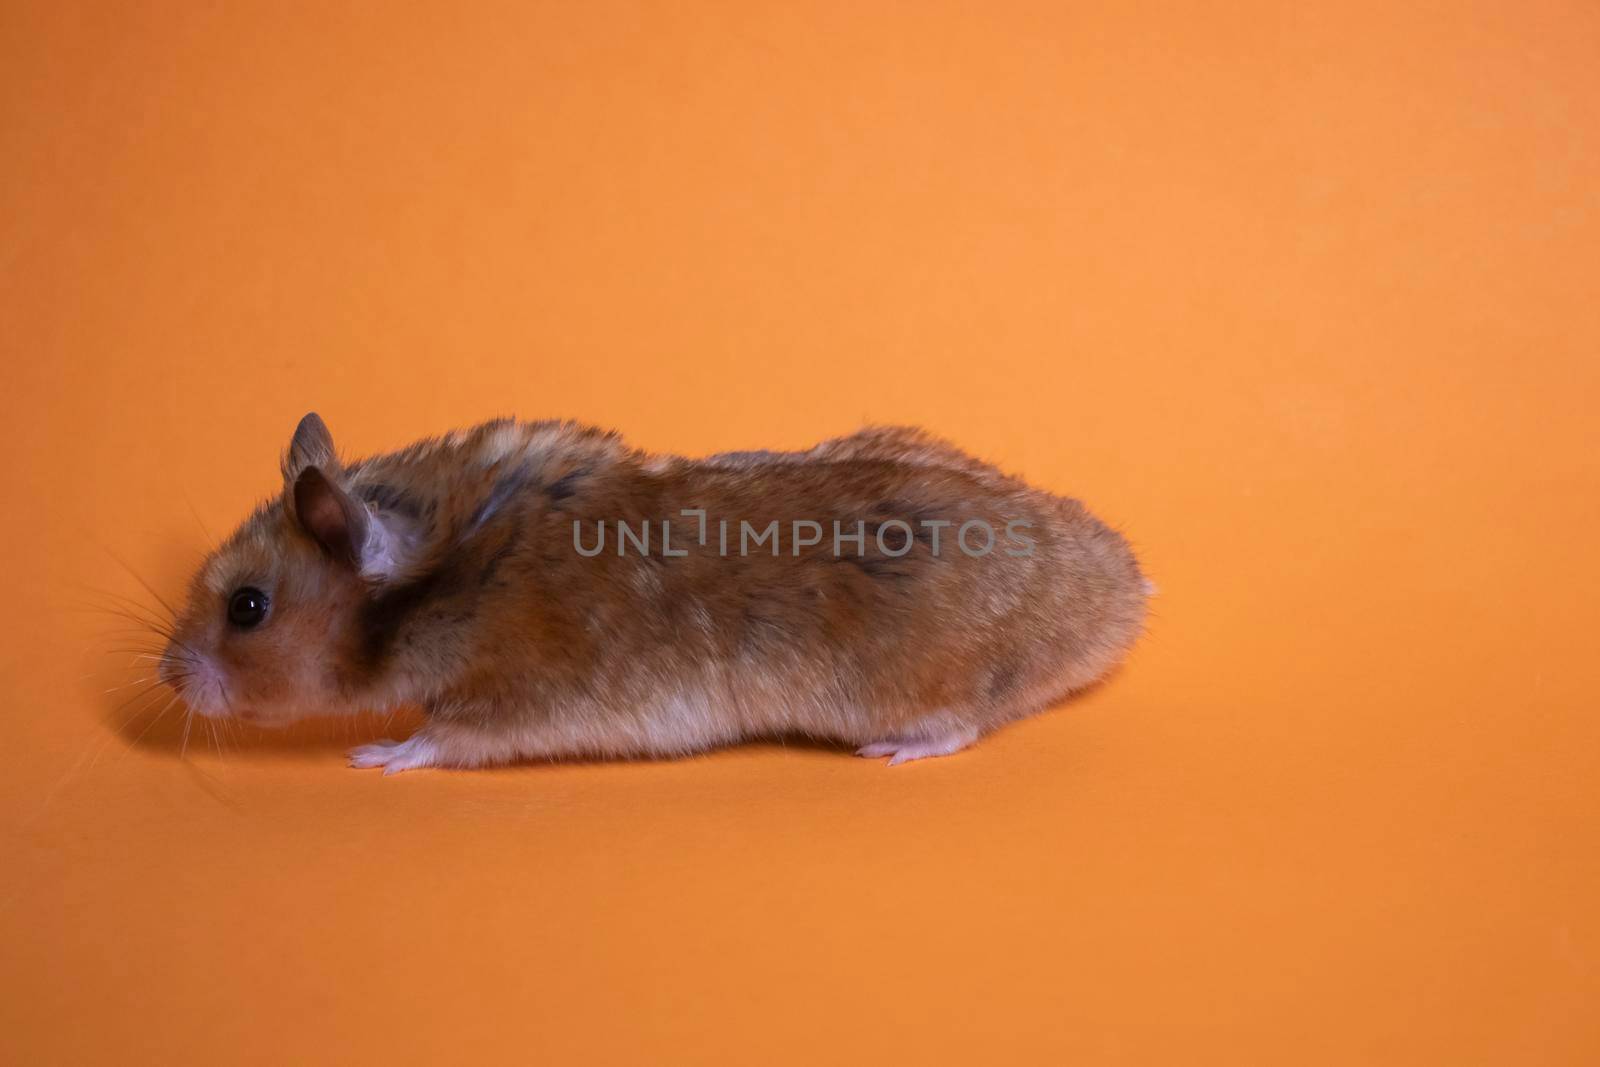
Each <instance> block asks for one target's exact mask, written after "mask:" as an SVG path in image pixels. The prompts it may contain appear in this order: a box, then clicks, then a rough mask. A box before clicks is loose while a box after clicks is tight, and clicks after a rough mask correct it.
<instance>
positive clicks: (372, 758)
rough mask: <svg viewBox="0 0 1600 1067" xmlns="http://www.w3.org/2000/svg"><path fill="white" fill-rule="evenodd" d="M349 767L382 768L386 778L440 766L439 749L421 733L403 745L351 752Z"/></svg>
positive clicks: (385, 743)
mask: <svg viewBox="0 0 1600 1067" xmlns="http://www.w3.org/2000/svg"><path fill="white" fill-rule="evenodd" d="M349 755H350V766H352V767H361V768H365V767H382V768H383V773H384V774H399V773H400V772H401V771H414V770H416V769H417V768H419V767H437V766H438V765H439V762H438V760H439V746H438V745H436V744H435V743H434V742H433V741H432V740H431V739H430V738H428V737H427V736H426V735H425V734H424V733H423V732H421V731H419V732H417V733H414V734H412V735H411V736H410V737H408V738H406V739H405V740H404V741H374V742H373V743H372V744H370V745H358V746H356V747H355V748H352V749H351V750H350V753H349Z"/></svg>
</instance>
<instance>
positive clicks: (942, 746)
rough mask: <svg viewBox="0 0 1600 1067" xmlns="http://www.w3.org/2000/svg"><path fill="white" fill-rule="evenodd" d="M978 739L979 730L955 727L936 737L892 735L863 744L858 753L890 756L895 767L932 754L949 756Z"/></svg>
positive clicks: (875, 757) (861, 754) (867, 755)
mask: <svg viewBox="0 0 1600 1067" xmlns="http://www.w3.org/2000/svg"><path fill="white" fill-rule="evenodd" d="M977 739H978V731H976V730H971V729H954V730H950V731H948V732H946V733H941V734H938V735H936V736H934V737H891V738H888V739H887V740H884V741H873V742H872V743H870V744H866V745H862V746H861V747H860V748H858V749H856V755H858V756H863V757H865V758H867V759H879V758H882V757H883V756H888V757H889V766H891V767H893V766H895V765H896V764H900V763H910V762H911V761H912V760H916V759H927V758H928V757H930V756H948V755H950V754H951V753H952V752H960V751H961V750H962V749H964V748H966V747H967V746H968V745H970V744H972V742H974V741H976V740H977Z"/></svg>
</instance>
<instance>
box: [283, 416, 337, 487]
mask: <svg viewBox="0 0 1600 1067" xmlns="http://www.w3.org/2000/svg"><path fill="white" fill-rule="evenodd" d="M308 467H321V468H322V471H323V473H324V474H326V475H327V476H328V477H329V478H332V479H337V478H338V477H339V475H340V474H342V473H343V471H344V468H343V467H341V466H340V465H339V455H338V453H337V452H335V451H334V448H333V434H331V433H329V432H328V424H327V423H325V422H323V421H322V416H321V415H318V414H317V413H316V412H315V411H313V412H310V413H309V414H307V415H306V417H305V418H303V419H301V420H300V425H298V426H296V427H295V428H294V438H293V439H292V440H291V441H290V442H289V451H288V452H286V453H284V456H283V480H284V483H285V484H286V485H294V484H295V481H296V479H298V478H299V477H300V475H301V473H302V472H303V471H305V470H306V469H307V468H308Z"/></svg>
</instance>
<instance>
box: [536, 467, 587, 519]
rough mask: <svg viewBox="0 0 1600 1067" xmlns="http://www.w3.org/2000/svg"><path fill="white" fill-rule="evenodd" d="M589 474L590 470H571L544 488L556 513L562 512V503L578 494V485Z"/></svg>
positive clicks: (584, 468)
mask: <svg viewBox="0 0 1600 1067" xmlns="http://www.w3.org/2000/svg"><path fill="white" fill-rule="evenodd" d="M588 474H589V468H587V467H579V468H578V469H577V470H570V471H568V472H567V473H565V474H563V475H562V476H561V477H559V478H557V479H556V480H555V481H553V482H551V483H550V484H549V485H547V486H545V487H544V495H545V496H546V497H548V498H549V499H550V506H551V507H552V508H554V509H555V510H556V511H560V510H562V508H561V502H562V501H563V500H566V499H567V498H568V497H570V496H575V495H576V494H577V492H578V483H579V482H580V481H582V480H583V479H584V478H585V477H587V476H588Z"/></svg>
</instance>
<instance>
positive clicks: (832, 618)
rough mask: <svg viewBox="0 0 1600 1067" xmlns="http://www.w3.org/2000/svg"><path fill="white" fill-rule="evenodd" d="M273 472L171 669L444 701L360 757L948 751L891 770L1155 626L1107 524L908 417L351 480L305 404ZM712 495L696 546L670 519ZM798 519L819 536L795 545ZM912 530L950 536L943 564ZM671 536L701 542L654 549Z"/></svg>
mask: <svg viewBox="0 0 1600 1067" xmlns="http://www.w3.org/2000/svg"><path fill="white" fill-rule="evenodd" d="M283 473H284V480H285V489H284V492H283V494H282V495H281V496H280V497H278V498H276V499H274V500H272V501H271V502H269V503H267V504H265V505H263V506H262V507H261V508H259V509H258V510H257V511H256V513H255V514H254V515H252V516H251V517H250V519H249V520H248V521H246V522H245V524H244V525H243V526H242V527H241V528H240V529H239V530H238V531H237V532H236V533H235V534H234V535H233V536H232V537H231V538H229V540H228V541H227V542H226V543H225V544H224V545H222V546H221V547H220V548H219V549H218V550H217V551H216V552H215V553H214V554H213V555H212V556H211V558H210V559H208V560H207V562H206V564H205V566H204V567H203V568H202V569H201V572H200V574H199V575H198V576H197V577H196V579H195V582H194V586H193V590H192V592H191V597H190V603H189V607H188V609H187V611H186V613H185V617H184V619H183V620H182V622H181V625H180V628H179V631H178V638H177V640H176V641H175V642H174V644H173V646H172V648H171V649H170V650H169V652H168V656H167V662H166V667H165V673H166V675H167V676H168V677H169V678H170V679H171V680H173V681H174V682H176V683H179V684H180V685H181V688H182V689H183V692H184V695H185V697H186V699H187V700H188V701H189V702H190V704H191V706H193V707H195V709H196V710H198V711H200V712H201V713H202V714H213V715H228V714H233V715H239V716H242V717H248V718H252V719H256V720H264V721H281V720H284V719H288V718H294V717H298V716H300V715H304V714H309V713H313V712H317V711H335V712H337V711H346V710H355V709H359V708H362V707H371V708H378V709H385V708H389V707H394V706H399V705H403V704H412V703H415V704H419V705H421V707H422V708H423V709H424V710H425V711H426V712H427V714H428V716H429V723H428V725H427V726H426V727H424V729H423V731H422V732H421V734H420V735H418V737H416V738H413V739H412V741H410V742H407V743H405V744H404V745H393V744H388V745H380V746H373V747H371V748H369V749H368V750H358V753H357V754H356V762H357V763H358V765H379V764H383V765H387V766H388V768H389V769H390V770H396V769H405V768H406V767H410V766H425V765H450V766H476V765H483V764H493V763H504V762H509V761H512V760H516V759H520V758H526V757H549V756H561V755H576V754H584V755H609V756H640V755H674V754H680V753H687V752H692V751H697V750H701V749H705V748H708V747H712V746H715V745H721V744H726V743H731V742H735V741H738V740H741V739H745V738H751V737H759V736H772V735H778V734H785V733H798V734H804V735H809V736H813V737H817V738H823V739H828V740H837V741H843V742H848V743H851V744H867V745H869V746H872V743H874V742H877V743H879V744H878V745H877V746H876V747H874V750H873V754H887V753H890V752H893V751H895V745H896V744H897V742H896V740H895V739H900V742H905V741H906V739H921V740H924V741H926V740H927V739H930V738H933V739H937V738H945V737H948V738H951V739H952V740H951V741H950V744H949V745H946V746H945V747H944V748H943V749H941V750H940V751H921V750H917V751H916V752H912V753H911V754H910V755H907V754H906V753H907V752H909V751H910V750H909V749H906V748H905V745H904V744H901V749H902V753H901V757H900V758H915V756H916V755H919V754H921V755H928V754H940V752H942V751H947V750H953V747H960V744H962V743H965V742H966V741H970V740H971V739H972V738H973V737H975V736H977V735H979V734H982V733H985V732H988V731H990V730H992V729H994V728H996V727H998V726H1000V725H1002V724H1004V723H1006V722H1009V721H1011V720H1014V719H1017V718H1019V717H1022V716H1025V715H1028V714H1031V713H1033V712H1035V711H1038V710H1040V709H1041V708H1042V707H1044V706H1046V705H1047V704H1048V703H1050V702H1051V701H1052V700H1054V699H1056V698H1058V697H1060V696H1062V695H1063V694H1065V693H1067V692H1070V691H1072V690H1074V689H1077V688H1080V687H1082V686H1084V685H1087V684H1088V683H1090V682H1092V681H1094V680H1095V679H1096V678H1098V677H1100V676H1101V675H1103V674H1104V673H1105V672H1106V671H1107V670H1108V669H1109V668H1110V667H1112V666H1113V665H1114V664H1115V663H1116V662H1117V661H1118V660H1119V659H1120V658H1121V657H1122V656H1123V655H1124V654H1125V652H1126V651H1127V650H1128V648H1129V647H1130V646H1131V645H1132V643H1133V642H1134V640H1135V639H1136V637H1137V636H1138V634H1139V632H1140V629H1141V626H1142V623H1143V619H1144V611H1145V607H1144V602H1145V596H1146V592H1145V590H1146V586H1145V583H1144V581H1143V579H1142V577H1141V575H1140V572H1139V568H1138V565H1137V564H1136V562H1135V561H1134V558H1133V555H1132V553H1131V552H1130V551H1129V549H1128V546H1127V544H1126V543H1125V542H1124V541H1123V539H1122V538H1121V537H1120V536H1119V535H1118V534H1117V533H1116V532H1114V531H1113V530H1111V529H1110V528H1108V527H1106V526H1105V525H1104V524H1102V523H1100V522H1099V521H1098V520H1096V519H1095V518H1093V517H1092V516H1091V515H1090V514H1089V513H1088V512H1087V511H1086V510H1085V509H1084V508H1083V506H1082V505H1080V504H1079V503H1077V502H1076V501H1073V500H1067V499H1062V498H1059V497H1055V496H1051V495H1050V494H1047V493H1044V492H1041V491H1039V490H1037V489H1033V488H1031V487H1029V486H1027V485H1026V484H1024V483H1023V482H1021V481H1019V480H1017V479H1015V478H1012V477H1010V476H1007V475H1005V474H1002V473H1001V472H1000V471H998V470H996V469H995V468H993V467H992V466H990V465H988V464H985V463H982V462H980V461H978V460H976V459H973V458H972V457H970V456H968V455H966V454H965V453H962V452H961V451H959V450H958V449H956V448H955V447H953V446H951V445H949V444H947V443H945V442H943V441H939V440H937V439H935V438H932V437H929V436H928V435H926V434H924V433H923V432H922V431H920V430H915V429H905V428H872V429H867V430H862V431H861V432H859V433H856V434H852V435H850V436H848V437H843V438H839V439H837V440H833V441H829V442H826V443H824V444H821V445H818V446H816V447H815V448H813V449H810V450H808V451H804V452H791V453H729V454H724V455H720V456H712V457H709V458H706V459H702V460H691V459H685V458H681V457H676V456H652V455H649V454H646V453H643V452H640V451H636V450H633V449H630V448H628V447H627V446H626V445H624V444H623V442H622V441H621V440H620V439H619V438H618V437H617V436H616V435H615V434H612V433H606V432H602V431H599V430H595V429H590V428H587V427H582V426H578V425H576V424H573V423H565V422H535V423H520V422H515V421H511V420H501V421H496V422H490V423H486V424H484V425H481V426H477V427H474V428H472V429H469V430H465V431H461V432H458V433H453V434H450V435H448V436H446V437H443V438H437V439H432V440H426V441H423V442H420V443H418V444H415V445H412V446H410V447H408V448H405V449H402V450H400V451H398V452H393V453H389V454H386V455H381V456H375V457H372V458H370V459H365V460H362V461H359V462H355V463H351V464H349V465H348V466H345V465H342V464H340V463H339V461H338V459H337V457H336V455H335V452H334V450H333V444H332V439H331V437H330V436H329V435H328V433H327V429H326V427H325V426H323V424H322V422H321V420H320V419H317V418H316V417H315V416H308V417H307V419H306V420H305V421H303V422H302V424H301V427H300V429H299V430H298V431H297V433H296V436H295V440H294V442H293V443H292V444H291V447H290V449H289V452H288V454H287V456H286V457H285V460H284V471H283ZM694 508H699V509H704V511H705V512H706V513H707V520H706V521H707V524H708V528H707V538H706V543H705V544H704V545H702V544H700V543H699V541H698V522H697V520H696V518H694V517H692V516H684V515H682V514H681V511H682V510H683V509H694ZM719 518H726V519H728V520H730V526H731V530H730V552H729V554H728V555H722V554H720V553H719V550H718V547H719V546H718V543H719V535H718V527H717V520H718V519H719ZM797 519H805V520H814V521H816V522H818V523H820V524H821V526H822V540H821V543H819V544H817V545H813V546H809V547H804V548H801V549H800V550H799V552H798V554H795V550H794V547H793V538H792V537H791V532H792V528H791V526H790V525H789V524H790V523H791V522H792V521H794V520H797ZM894 519H899V520H902V521H904V522H906V523H908V524H909V525H910V526H911V527H912V529H913V530H914V531H915V536H914V537H913V539H912V543H911V548H910V551H909V552H908V553H906V554H905V555H903V556H895V555H893V554H892V553H893V552H897V551H898V550H899V549H900V548H901V546H902V545H903V543H904V542H903V537H904V533H903V530H902V529H901V528H899V527H895V526H890V527H886V528H885V530H884V537H885V544H886V547H888V548H889V549H890V552H889V553H885V552H883V551H880V549H879V546H878V545H877V544H876V543H875V539H874V536H873V531H874V530H875V529H876V524H878V523H880V522H885V521H889V520H894ZM923 519H934V520H948V521H950V522H951V523H952V525H950V526H946V527H944V528H942V529H941V530H940V531H939V536H940V539H941V545H940V548H941V551H940V554H939V555H938V556H935V555H934V553H933V551H932V544H931V541H932V537H931V535H930V532H929V531H928V530H927V529H926V528H924V527H922V526H921V525H920V522H921V520H923ZM972 519H981V520H984V521H986V522H987V523H989V525H990V527H991V528H993V529H994V530H995V532H996V542H995V546H994V548H993V550H992V551H991V552H990V553H989V554H987V555H985V556H982V557H972V556H968V555H966V554H964V553H963V552H961V551H960V550H959V544H958V541H957V527H958V526H959V525H960V524H961V523H963V522H965V521H967V520H972ZM574 520H578V521H579V522H580V523H581V526H580V532H581V537H582V543H583V544H584V545H585V546H586V547H588V546H592V545H593V543H594V539H595V536H596V522H597V521H604V523H605V525H606V527H607V530H606V533H607V539H606V543H605V550H604V551H603V552H601V553H600V554H599V555H597V556H594V557H592V558H586V557H584V556H582V555H580V554H579V553H578V552H577V551H576V550H575V548H574V542H573V522H574ZM616 520H622V521H623V522H626V523H628V525H629V527H630V529H632V530H634V531H635V532H637V531H638V530H639V528H640V526H641V523H643V522H645V521H648V522H649V528H650V539H651V543H650V552H649V554H648V555H645V556H641V555H640V554H639V553H638V552H637V551H635V550H634V546H633V544H632V543H631V542H630V543H629V545H628V550H627V554H626V555H622V556H619V555H618V554H617V536H616V527H615V522H616ZM662 520H667V521H669V522H670V524H671V528H672V548H673V550H674V551H675V552H677V551H682V552H684V553H685V554H684V555H682V556H677V555H673V556H667V555H664V554H663V552H662V550H661V545H660V539H661V529H662V526H661V523H662ZM740 520H744V521H746V522H748V523H750V524H751V526H752V527H753V528H755V529H757V530H760V529H762V528H764V527H765V526H766V525H767V524H768V523H769V522H771V521H772V520H777V521H778V523H779V525H780V551H781V555H779V556H777V557H774V556H772V555H769V554H768V553H769V552H770V545H763V546H761V547H760V548H753V549H752V554H751V555H749V556H746V557H741V556H740V555H739V554H738V531H739V529H740V527H739V521H740ZM834 520H838V521H839V522H840V523H841V525H842V526H843V528H844V530H845V532H847V533H849V532H854V531H855V529H856V523H857V522H858V521H859V522H862V523H864V529H865V532H866V538H865V551H864V552H863V553H860V554H858V551H857V547H856V545H855V543H854V541H848V540H847V541H844V542H843V543H842V546H841V547H842V552H841V554H839V555H835V553H834V551H833V549H834V543H833V535H832V531H833V522H834ZM1014 521H1021V522H1026V523H1030V524H1031V527H1032V528H1031V529H1029V530H1027V531H1026V534H1027V536H1029V537H1031V538H1032V539H1033V540H1034V541H1035V542H1036V544H1035V546H1034V547H1033V550H1032V554H1031V555H1028V556H1021V555H1012V554H1011V552H1012V551H1013V550H1018V549H1020V547H1021V545H1020V543H1019V542H1016V541H1012V540H1008V539H1007V537H1006V535H1005V531H1006V529H1007V523H1008V522H1014ZM808 532H809V531H808ZM982 541H983V538H982V537H979V536H974V537H973V538H972V543H973V544H974V545H978V544H981V542H982ZM241 586H254V587H257V588H260V589H262V590H264V591H266V592H267V593H268V595H269V596H270V597H271V608H270V611H269V614H268V617H267V619H266V620H265V621H264V622H263V623H262V624H260V625H259V626H258V627H256V628H254V629H250V630H244V631H240V630H237V629H236V628H234V627H232V626H230V624H229V623H228V622H227V619H226V613H227V602H228V598H229V595H230V594H231V593H232V591H233V590H235V589H237V588H239V587H241ZM886 746H887V747H886ZM952 746H953V747H952ZM386 753H387V754H388V755H387V756H386V755H385V754H386Z"/></svg>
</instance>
